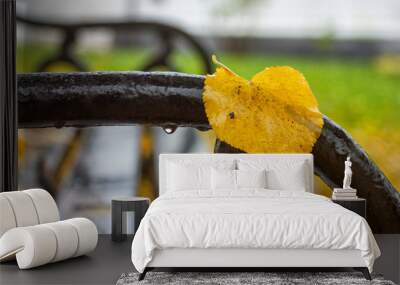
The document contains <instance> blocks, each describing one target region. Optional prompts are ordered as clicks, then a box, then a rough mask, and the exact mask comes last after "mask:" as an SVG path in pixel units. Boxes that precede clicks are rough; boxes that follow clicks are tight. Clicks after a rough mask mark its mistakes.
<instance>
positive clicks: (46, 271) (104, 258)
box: [0, 235, 135, 285]
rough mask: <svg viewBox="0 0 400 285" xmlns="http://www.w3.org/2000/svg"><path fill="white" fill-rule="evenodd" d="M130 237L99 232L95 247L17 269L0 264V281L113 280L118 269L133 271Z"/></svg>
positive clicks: (4, 284) (6, 283)
mask: <svg viewBox="0 0 400 285" xmlns="http://www.w3.org/2000/svg"><path fill="white" fill-rule="evenodd" d="M131 244H132V237H130V238H128V239H127V240H126V241H124V242H120V243H116V242H112V241H111V236H110V235H100V236H99V243H98V245H97V248H96V250H95V251H93V252H92V253H90V254H89V255H88V256H81V257H77V258H73V259H69V260H65V261H61V262H57V263H52V264H48V265H44V266H41V267H37V268H33V269H28V270H19V269H18V266H17V263H16V262H15V261H14V262H7V263H2V264H0V284H1V285H11V284H12V285H16V284H35V285H36V284H115V283H116V282H117V280H118V278H119V277H120V276H121V274H122V273H125V272H132V271H134V270H135V269H134V267H133V265H132V262H131V257H130V254H131Z"/></svg>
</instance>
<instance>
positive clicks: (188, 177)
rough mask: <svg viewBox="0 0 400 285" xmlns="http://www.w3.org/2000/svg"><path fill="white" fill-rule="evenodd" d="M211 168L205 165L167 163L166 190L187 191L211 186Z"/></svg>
mask: <svg viewBox="0 0 400 285" xmlns="http://www.w3.org/2000/svg"><path fill="white" fill-rule="evenodd" d="M210 172H211V168H210V167H207V166H195V165H183V164H177V163H172V162H171V163H169V164H168V178H167V186H168V187H167V189H168V191H185V190H186V191H187V190H200V189H210V188H211V177H210V176H211V173H210Z"/></svg>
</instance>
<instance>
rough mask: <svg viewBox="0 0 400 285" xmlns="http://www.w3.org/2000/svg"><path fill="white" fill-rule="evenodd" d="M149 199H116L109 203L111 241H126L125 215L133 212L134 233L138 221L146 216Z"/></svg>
mask: <svg viewBox="0 0 400 285" xmlns="http://www.w3.org/2000/svg"><path fill="white" fill-rule="evenodd" d="M149 205H150V199H149V198H144V197H116V198H113V199H112V201H111V228H112V231H111V239H112V240H113V241H123V240H125V239H126V222H127V221H126V213H125V212H135V232H134V234H135V233H136V231H137V229H138V227H139V224H140V221H141V220H142V218H143V217H144V215H145V214H146V211H147V209H148V208H149Z"/></svg>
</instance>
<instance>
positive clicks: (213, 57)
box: [211, 54, 238, 76]
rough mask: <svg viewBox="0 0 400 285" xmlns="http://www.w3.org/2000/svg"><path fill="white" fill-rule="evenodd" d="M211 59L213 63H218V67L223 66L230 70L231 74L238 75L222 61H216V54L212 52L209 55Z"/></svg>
mask: <svg viewBox="0 0 400 285" xmlns="http://www.w3.org/2000/svg"><path fill="white" fill-rule="evenodd" d="M211 60H212V62H213V63H214V64H215V65H218V66H219V67H222V68H224V69H225V70H227V71H229V72H231V73H232V74H234V75H236V76H238V75H237V74H236V73H235V72H233V71H232V69H230V68H229V67H227V66H226V65H225V64H223V63H222V62H220V61H218V59H217V56H216V55H215V54H213V55H212V56H211Z"/></svg>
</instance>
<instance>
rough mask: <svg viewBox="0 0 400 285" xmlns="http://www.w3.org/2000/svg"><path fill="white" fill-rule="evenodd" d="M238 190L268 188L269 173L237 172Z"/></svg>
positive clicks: (259, 171)
mask: <svg viewBox="0 0 400 285" xmlns="http://www.w3.org/2000/svg"><path fill="white" fill-rule="evenodd" d="M235 171H236V182H237V187H238V188H267V171H266V170H265V169H263V170H235Z"/></svg>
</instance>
